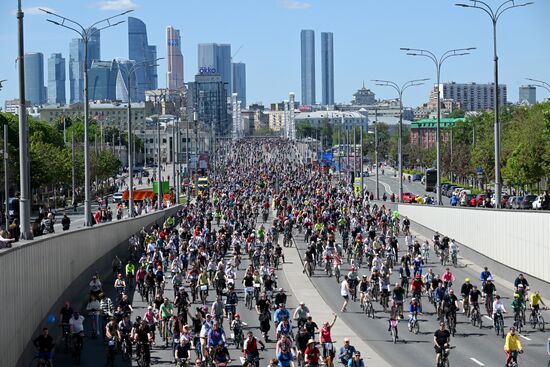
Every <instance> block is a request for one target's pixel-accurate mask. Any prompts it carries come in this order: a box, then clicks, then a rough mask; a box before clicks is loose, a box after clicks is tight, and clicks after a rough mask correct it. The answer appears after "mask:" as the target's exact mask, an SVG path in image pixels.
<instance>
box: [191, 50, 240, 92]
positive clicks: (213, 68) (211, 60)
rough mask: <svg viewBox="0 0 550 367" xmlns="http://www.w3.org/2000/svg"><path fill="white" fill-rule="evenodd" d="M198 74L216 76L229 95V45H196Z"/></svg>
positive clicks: (230, 88) (230, 86) (230, 87)
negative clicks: (218, 76)
mask: <svg viewBox="0 0 550 367" xmlns="http://www.w3.org/2000/svg"><path fill="white" fill-rule="evenodd" d="M197 65H198V67H199V70H198V72H199V74H218V75H220V76H221V79H222V82H223V83H225V85H226V90H227V94H228V95H230V94H231V93H230V92H231V91H232V90H233V87H232V85H231V45H229V44H218V43H200V44H199V45H198V63H197Z"/></svg>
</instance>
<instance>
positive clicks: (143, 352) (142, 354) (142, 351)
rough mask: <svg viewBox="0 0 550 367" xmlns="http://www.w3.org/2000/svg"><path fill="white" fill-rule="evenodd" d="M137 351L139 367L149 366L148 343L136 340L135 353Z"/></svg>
mask: <svg viewBox="0 0 550 367" xmlns="http://www.w3.org/2000/svg"><path fill="white" fill-rule="evenodd" d="M137 351H139V354H138V357H137V360H136V361H137V365H138V366H139V367H149V366H150V365H151V356H150V350H149V343H140V342H138V346H137V348H136V353H137Z"/></svg>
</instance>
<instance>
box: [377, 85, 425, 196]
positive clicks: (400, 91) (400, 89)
mask: <svg viewBox="0 0 550 367" xmlns="http://www.w3.org/2000/svg"><path fill="white" fill-rule="evenodd" d="M427 80H430V79H429V78H424V79H415V80H409V81H408V82H405V83H404V84H403V85H401V86H399V85H398V84H397V83H395V82H392V81H389V80H378V79H374V80H372V81H373V82H374V83H376V85H379V86H382V87H391V88H393V89H395V90H396V91H397V93H398V94H399V143H398V148H397V149H398V155H399V201H400V202H403V92H405V90H407V89H409V88H410V87H415V86H417V85H423V84H424V82H425V81H427Z"/></svg>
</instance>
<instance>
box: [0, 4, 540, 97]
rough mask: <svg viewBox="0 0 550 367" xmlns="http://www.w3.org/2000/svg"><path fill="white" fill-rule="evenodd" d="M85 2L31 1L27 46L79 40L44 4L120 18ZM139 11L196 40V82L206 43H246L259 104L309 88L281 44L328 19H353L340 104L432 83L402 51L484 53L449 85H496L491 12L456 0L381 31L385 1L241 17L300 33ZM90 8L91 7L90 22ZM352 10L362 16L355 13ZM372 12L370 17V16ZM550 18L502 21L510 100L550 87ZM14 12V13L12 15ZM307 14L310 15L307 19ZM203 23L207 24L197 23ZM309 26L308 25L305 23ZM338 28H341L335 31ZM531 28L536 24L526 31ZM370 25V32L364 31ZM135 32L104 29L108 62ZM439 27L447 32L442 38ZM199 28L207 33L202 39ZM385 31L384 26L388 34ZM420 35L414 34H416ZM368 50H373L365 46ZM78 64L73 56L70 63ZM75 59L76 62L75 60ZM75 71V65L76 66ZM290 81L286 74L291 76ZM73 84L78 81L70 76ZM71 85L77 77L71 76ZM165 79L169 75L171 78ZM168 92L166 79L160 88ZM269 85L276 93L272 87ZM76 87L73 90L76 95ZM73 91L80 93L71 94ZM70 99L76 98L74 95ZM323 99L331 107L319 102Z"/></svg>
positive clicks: (343, 55) (4, 28)
mask: <svg viewBox="0 0 550 367" xmlns="http://www.w3.org/2000/svg"><path fill="white" fill-rule="evenodd" d="M74 3H75V4H72V3H71V4H64V5H63V8H60V7H58V5H57V4H55V3H48V2H47V1H46V2H38V1H25V2H24V5H25V6H29V7H30V8H28V9H26V14H25V49H26V52H33V51H34V52H41V53H43V54H44V55H50V54H51V53H61V54H64V55H68V54H70V52H69V50H68V45H69V42H70V41H71V38H72V35H71V34H70V33H65V32H62V31H60V30H59V29H57V28H55V27H49V25H47V24H46V22H45V18H44V17H43V16H40V15H34V14H35V13H36V11H35V10H33V9H34V7H35V6H42V7H44V6H49V7H50V8H51V7H55V9H53V10H55V11H57V12H59V13H61V14H63V15H66V16H69V17H74V18H75V19H77V20H81V21H82V22H83V23H84V24H86V22H91V21H93V20H95V19H100V18H102V17H105V16H106V15H112V14H114V13H115V11H113V10H111V11H103V10H101V8H100V6H98V5H97V3H93V4H92V3H89V2H85V1H75V2H74ZM130 3H131V4H133V5H135V7H134V8H135V9H136V10H135V13H134V15H135V16H136V17H137V18H139V19H141V20H142V21H143V22H144V23H145V24H146V25H147V27H148V29H147V31H148V33H149V34H148V36H149V43H151V44H156V45H162V44H165V43H166V42H165V36H166V35H165V29H166V26H167V25H169V24H172V25H173V26H174V27H176V28H178V29H180V30H181V32H182V34H186V42H185V44H183V45H182V54H183V55H184V57H186V59H187V60H188V62H187V63H186V64H185V66H184V67H185V69H184V70H185V75H188V77H187V80H186V81H191V80H192V78H190V77H189V76H190V75H191V76H192V75H194V74H195V73H196V71H197V64H195V60H196V56H195V55H196V50H197V49H196V47H197V46H196V45H198V44H199V43H204V42H212V41H218V42H219V41H222V42H226V43H230V44H233V45H241V44H244V45H245V47H244V48H243V49H242V50H241V51H240V52H239V59H240V60H243V61H245V62H246V64H247V84H248V85H247V89H248V90H247V94H248V96H247V99H248V100H249V102H250V103H251V102H255V101H262V102H264V103H266V104H267V103H269V102H270V101H276V100H280V99H281V98H284V97H285V96H286V95H287V94H288V92H289V91H292V90H299V88H300V66H299V61H298V60H299V57H300V49H299V48H300V45H299V44H298V43H297V42H296V41H294V42H290V41H288V42H280V39H281V37H283V38H287V39H288V40H292V39H294V40H296V35H297V33H298V32H299V31H300V29H313V30H315V31H316V32H321V31H324V30H325V29H326V26H325V25H324V24H326V22H327V21H328V20H329V19H334V16H337V15H343V14H346V15H348V17H347V18H346V22H332V23H330V24H331V26H330V31H331V32H334V33H336V34H337V35H338V53H337V54H335V55H334V59H335V60H334V65H335V75H337V76H338V80H337V82H336V83H335V84H336V88H335V92H334V93H335V102H336V103H341V102H344V103H349V102H350V101H351V98H352V94H353V92H354V91H356V90H357V89H358V88H359V87H360V86H361V84H362V82H363V81H366V82H367V84H366V85H367V87H368V88H370V89H372V90H373V91H375V92H376V94H377V98H381V99H386V98H394V97H395V96H394V95H393V93H391V90H385V89H384V88H378V87H374V86H373V85H372V83H370V82H369V81H370V80H371V79H375V78H390V79H394V80H396V81H403V80H408V79H410V78H415V77H432V79H434V78H433V75H432V74H433V71H432V70H431V68H430V66H429V65H423V64H421V63H419V64H412V63H410V62H409V61H407V58H406V57H405V56H404V55H401V54H400V52H399V47H405V46H407V47H430V46H433V45H441V47H438V48H441V49H444V48H445V46H450V47H461V46H476V47H478V50H477V51H476V53H475V54H473V55H471V57H468V58H467V59H464V60H461V61H460V62H457V63H452V64H449V65H448V66H447V65H446V66H445V68H444V72H443V74H442V82H447V81H456V82H457V83H470V82H477V83H487V82H490V81H491V79H492V42H491V32H490V27H489V22H488V21H486V20H485V19H484V18H483V17H482V15H481V14H476V13H472V12H467V11H466V12H465V11H463V10H462V9H459V8H456V7H455V6H454V2H452V1H448V2H446V1H434V0H426V1H424V2H423V3H422V4H421V5H418V4H408V3H403V4H401V6H400V7H399V8H397V9H395V11H392V14H393V16H394V17H395V20H396V23H397V24H398V26H396V27H393V29H388V28H387V27H381V25H382V23H383V22H382V21H381V19H376V17H375V18H372V19H370V18H367V20H368V21H366V23H365V24H364V26H363V22H365V18H364V17H363V16H360V14H366V13H373V14H375V13H379V12H381V11H384V10H385V9H386V8H387V7H386V6H384V5H382V4H372V3H371V4H364V3H363V2H359V1H354V2H351V3H350V4H349V6H348V7H341V6H338V5H336V4H333V3H331V2H327V1H318V2H315V3H313V2H312V3H311V6H310V7H306V8H303V9H292V8H290V7H287V6H285V4H284V3H283V2H281V1H266V2H265V3H262V4H258V5H256V6H255V7H252V8H250V9H249V8H247V7H239V6H237V10H236V11H239V12H240V13H242V14H243V15H246V14H252V13H253V12H254V11H258V9H265V10H269V11H270V14H269V18H271V17H277V16H285V17H286V18H287V19H288V21H289V23H292V22H293V21H297V20H300V21H299V22H296V23H297V24H299V25H297V26H290V27H285V28H284V29H283V28H281V29H280V27H278V26H266V23H265V22H264V21H261V20H256V19H253V18H252V23H247V24H243V25H235V26H234V27H232V28H231V29H226V28H225V27H221V26H220V20H221V19H222V18H223V16H222V14H223V13H225V14H227V12H229V11H233V12H234V11H235V7H229V6H227V5H226V4H220V5H219V10H220V13H222V14H214V15H212V16H209V17H208V19H205V18H201V17H186V19H185V21H183V20H181V19H179V17H177V16H176V14H174V15H172V14H164V15H165V16H164V17H160V16H158V15H155V14H154V13H155V12H154V11H152V9H154V5H151V4H148V3H146V2H143V1H140V0H136V1H133V2H130ZM171 4H172V5H173V8H174V11H173V12H171V13H178V10H180V11H183V10H185V11H186V13H194V12H197V13H198V12H199V10H200V4H199V2H198V1H189V2H186V4H184V5H183V4H179V3H171ZM82 7H84V8H85V9H86V12H85V14H86V15H85V16H82V15H81V14H83V12H82ZM349 9H352V10H353V11H351V12H350V11H349ZM0 10H5V12H10V11H13V9H11V8H10V5H9V4H2V5H0ZM367 10H368V12H367ZM548 11H550V4H549V3H548V2H537V3H536V4H535V5H534V6H532V7H529V8H525V9H520V10H518V11H516V12H514V13H513V14H512V13H510V14H506V16H504V17H503V18H502V21H501V22H500V23H499V28H498V32H499V33H498V37H499V44H498V47H499V57H500V71H501V73H500V76H501V78H500V79H501V80H500V82H501V83H503V84H506V85H507V86H508V90H509V98H508V99H509V101H511V102H517V101H518V89H519V86H521V85H523V84H525V79H524V78H525V77H534V78H538V79H543V80H548V79H550V76H549V75H548V73H547V70H546V68H545V65H548V63H549V62H550V61H549V55H550V46H549V45H548V43H547V42H544V40H545V39H547V38H548V36H550V31H549V29H548V27H545V26H543V25H544V17H543V16H542V14H543V13H545V14H547V13H548ZM10 14H11V13H10ZM304 17H306V18H304ZM195 18H197V19H195ZM305 19H307V20H305ZM452 21H462V22H466V21H467V23H468V27H466V28H462V29H461V30H460V32H454V31H452V29H451V28H450V27H449V25H448V24H449V22H452ZM333 23H334V24H333ZM254 24H261V25H262V29H263V30H264V31H263V32H262V35H256V34H253V33H254V32H248V31H246V30H247V29H249V28H250V26H252V25H254ZM526 24H529V27H525V25H526ZM15 25H16V19H15V17H14V16H13V17H12V19H11V21H10V20H9V21H6V22H3V24H2V25H0V38H2V39H3V40H4V41H5V44H6V45H8V46H9V45H11V46H12V47H7V51H6V52H5V57H4V58H3V59H2V60H0V67H1V68H2V70H4V75H1V76H2V78H3V79H8V81H7V82H5V83H4V89H3V90H2V91H1V92H0V101H4V100H6V99H12V98H14V97H16V96H17V83H16V78H13V77H9V76H10V75H9V73H8V72H7V70H9V67H11V68H13V60H14V59H15V56H16V36H15V32H14V30H15ZM359 26H361V27H362V28H360V29H361V31H358V30H357V29H359V28H358V27H359ZM125 28H126V26H124V25H123V26H121V27H115V28H113V29H109V30H108V31H106V32H107V33H105V32H103V33H104V34H103V35H102V36H101V43H102V45H101V56H102V58H103V59H106V60H110V59H114V58H116V57H127V55H128V54H127V52H126V51H125V50H124V48H125V47H124V43H125V42H124V41H123V39H125V38H126V37H127V35H126V34H127V33H126V29H125ZM434 28H436V29H439V30H440V31H439V32H437V33H438V34H434V32H433V31H432V30H433V29H434ZM195 29H198V30H199V32H192V30H195ZM380 29H383V30H382V31H381V30H380ZM409 29H414V31H409ZM358 45H365V47H358ZM158 53H159V54H165V53H166V48H165V47H160V48H159V49H158ZM67 59H69V58H67ZM69 62H70V61H69ZM69 69H70V66H69ZM159 72H160V73H161V74H163V75H165V72H166V63H165V62H161V63H160V66H159ZM281 76H284V77H283V78H281ZM67 77H69V76H67ZM69 79H70V78H69ZM163 79H164V78H163ZM433 82H434V80H432V81H431V82H429V83H427V85H426V86H423V87H420V88H418V89H417V92H415V93H414V95H413V94H410V95H407V96H406V97H405V99H404V104H405V105H408V106H417V105H419V104H421V103H424V102H426V101H427V99H428V96H429V93H430V89H431V85H430V84H432V83H433ZM159 84H160V86H161V87H164V86H165V81H164V80H163V81H161V83H159ZM266 86H268V87H266ZM67 89H69V88H67ZM69 90H70V89H69ZM68 94H69V95H70V93H68ZM537 96H538V98H539V100H540V99H543V98H545V97H548V93H547V92H546V91H544V90H539V91H538V93H537ZM317 102H321V101H317Z"/></svg>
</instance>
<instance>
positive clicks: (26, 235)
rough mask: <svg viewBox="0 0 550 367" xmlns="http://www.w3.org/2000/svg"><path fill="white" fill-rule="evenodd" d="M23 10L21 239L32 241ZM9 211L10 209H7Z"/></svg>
mask: <svg viewBox="0 0 550 367" xmlns="http://www.w3.org/2000/svg"><path fill="white" fill-rule="evenodd" d="M23 16H24V14H23V10H22V8H21V0H19V1H18V2H17V31H18V45H19V49H18V57H17V58H18V60H19V176H20V181H19V183H20V184H19V186H20V191H21V193H20V195H21V196H20V197H19V213H20V220H21V223H20V226H21V238H22V239H24V240H31V239H32V231H31V203H30V201H29V198H30V180H29V175H30V165H29V143H28V138H29V131H28V125H27V110H26V106H25V104H26V100H25V45H24V38H23ZM0 84H1V83H0ZM6 211H8V208H6Z"/></svg>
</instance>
